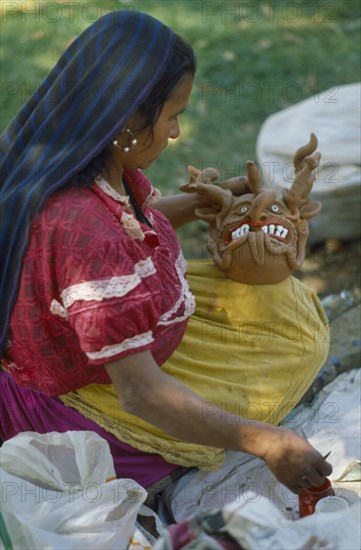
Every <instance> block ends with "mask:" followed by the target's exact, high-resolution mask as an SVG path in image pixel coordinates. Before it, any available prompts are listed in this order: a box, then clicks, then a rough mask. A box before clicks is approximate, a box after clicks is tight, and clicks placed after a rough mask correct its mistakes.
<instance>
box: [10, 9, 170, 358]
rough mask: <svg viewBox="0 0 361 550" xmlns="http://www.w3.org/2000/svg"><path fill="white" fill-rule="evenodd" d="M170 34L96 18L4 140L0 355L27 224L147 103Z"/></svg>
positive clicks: (150, 23)
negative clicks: (48, 199)
mask: <svg viewBox="0 0 361 550" xmlns="http://www.w3.org/2000/svg"><path fill="white" fill-rule="evenodd" d="M174 36H175V35H174V33H173V31H172V30H170V29H169V28H168V27H166V26H165V25H163V24H162V23H160V22H159V21H157V20H156V19H154V18H153V17H150V16H148V15H146V14H144V13H140V12H132V11H128V10H120V11H114V12H111V13H109V14H107V15H105V16H103V17H101V18H100V19H98V20H97V21H96V22H95V23H94V24H92V25H91V26H90V27H88V28H87V29H86V30H85V31H84V32H83V33H82V34H81V35H80V36H79V37H78V38H77V39H76V40H75V41H74V42H73V43H72V44H71V45H70V46H69V48H68V49H67V50H66V51H65V52H64V54H63V55H62V57H61V58H60V59H59V61H58V63H57V64H56V65H55V67H54V68H53V69H52V71H51V72H50V74H49V75H48V77H47V78H46V79H45V80H44V82H43V83H42V84H41V86H40V87H39V89H38V90H37V91H36V92H35V93H34V94H33V96H32V97H31V98H30V99H29V101H28V102H27V103H26V105H25V106H24V107H23V109H22V110H21V111H20V112H19V114H18V115H17V116H16V117H15V118H14V120H13V121H12V122H11V124H10V125H9V127H8V128H7V129H6V130H5V132H4V133H3V135H2V136H1V142H0V151H1V188H0V220H1V235H0V253H1V268H0V303H1V315H0V327H1V331H0V350H1V352H2V351H3V349H4V346H5V344H6V339H7V333H8V326H9V318H10V315H11V311H12V308H13V306H14V303H15V300H16V296H17V292H18V284H19V275H20V270H21V262H22V257H23V255H24V252H25V251H26V248H27V240H28V234H29V227H30V223H31V221H32V220H33V219H34V217H35V216H36V214H37V213H38V212H39V211H40V209H41V208H42V206H43V205H44V202H45V201H46V199H47V198H48V197H49V195H50V194H51V193H53V192H54V191H55V190H56V189H58V188H60V187H61V186H62V185H64V184H65V183H66V182H67V181H68V180H69V179H70V178H71V176H72V175H74V174H75V173H76V172H78V171H80V170H81V169H83V168H84V167H85V166H86V165H87V164H88V163H89V162H90V161H91V160H92V159H93V158H94V157H96V156H97V155H98V154H99V153H100V152H101V151H102V150H103V149H104V148H105V147H106V146H107V144H109V143H110V142H111V141H112V139H114V137H115V136H116V134H117V133H118V132H119V130H120V129H121V128H122V127H123V126H124V122H125V121H126V120H127V118H128V117H129V116H130V115H132V114H133V113H134V112H135V111H136V109H137V107H138V106H139V105H140V104H141V103H142V102H143V101H144V100H145V99H146V97H147V95H149V92H150V91H151V90H152V88H153V87H154V85H155V84H156V83H157V82H158V81H159V80H160V78H161V77H162V75H163V73H164V70H165V67H166V65H167V61H168V59H169V55H170V50H171V47H172V44H173V41H174Z"/></svg>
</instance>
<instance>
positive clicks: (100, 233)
mask: <svg viewBox="0 0 361 550" xmlns="http://www.w3.org/2000/svg"><path fill="white" fill-rule="evenodd" d="M125 175H126V178H127V181H128V183H129V185H130V187H131V189H132V190H133V193H134V195H135V197H136V199H137V202H138V204H140V205H142V210H143V212H144V214H145V215H146V217H147V218H148V219H149V220H150V221H151V223H152V227H148V226H147V225H145V224H143V223H140V222H138V221H137V220H136V219H135V218H134V217H133V216H132V214H131V211H130V210H129V203H128V200H129V199H128V197H124V196H121V195H119V194H118V193H117V192H116V191H115V190H114V189H113V188H112V187H111V186H110V185H109V184H108V183H107V182H106V181H105V180H103V179H101V178H97V179H96V182H95V183H94V184H93V185H92V186H91V187H90V188H68V189H66V190H62V191H59V192H57V193H55V194H54V195H52V196H51V197H50V199H49V200H48V201H47V202H46V204H45V206H44V208H43V210H42V211H41V213H40V214H39V216H38V217H37V218H36V220H35V221H34V222H33V224H32V227H31V232H30V236H29V246H28V249H27V252H26V254H25V257H24V261H23V266H22V272H21V279H20V288H19V294H18V298H17V301H16V304H15V307H14V310H13V312H12V316H11V319H10V333H9V334H10V336H9V343H8V346H7V349H6V352H5V356H4V364H5V368H6V369H7V370H8V371H9V372H11V374H12V376H13V377H14V378H15V380H16V382H17V383H18V384H20V385H24V386H27V387H30V388H33V389H37V390H40V391H42V392H44V393H46V394H49V395H60V394H63V393H66V392H68V391H71V390H76V389H78V388H80V387H83V386H85V385H87V384H91V383H110V382H111V381H110V379H109V377H108V375H107V374H106V371H105V369H104V368H103V365H104V364H105V363H107V362H110V361H113V360H115V359H117V358H120V357H124V356H126V355H128V354H131V353H136V352H139V351H143V350H146V349H150V350H151V351H152V354H153V357H154V359H155V360H156V362H157V363H158V364H159V365H161V364H162V363H163V362H164V361H165V360H166V359H167V358H168V357H169V356H170V355H171V354H172V353H173V351H174V350H175V348H176V347H177V345H178V344H179V342H180V340H181V338H182V336H183V334H184V330H185V326H186V322H187V318H188V316H189V315H190V314H191V313H193V310H194V299H193V296H192V295H191V293H190V292H189V289H188V285H187V282H186V280H185V277H184V272H185V261H184V258H183V255H182V252H181V250H180V247H179V244H178V241H177V239H176V236H175V234H174V231H173V229H172V227H171V225H170V223H169V221H168V220H167V219H166V218H165V216H163V215H162V214H161V213H160V212H158V211H157V210H155V209H153V208H152V207H151V206H150V204H151V202H152V200H154V199H155V198H156V193H157V192H156V191H155V189H154V188H153V187H152V185H151V184H150V182H149V181H148V180H147V178H146V177H145V176H144V175H143V174H142V173H141V172H140V171H138V170H134V171H128V172H127V173H126V174H125Z"/></svg>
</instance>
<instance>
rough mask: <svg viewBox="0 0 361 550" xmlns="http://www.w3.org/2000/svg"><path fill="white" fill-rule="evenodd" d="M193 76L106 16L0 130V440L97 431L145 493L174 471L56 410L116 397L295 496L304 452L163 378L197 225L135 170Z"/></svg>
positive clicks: (313, 462) (179, 49) (172, 45)
mask: <svg viewBox="0 0 361 550" xmlns="http://www.w3.org/2000/svg"><path fill="white" fill-rule="evenodd" d="M194 73H195V59H194V56H193V52H192V50H191V48H190V46H189V45H188V44H186V43H185V42H184V41H183V40H182V39H181V38H179V37H178V36H177V35H176V34H175V33H174V32H173V31H171V30H170V29H169V28H167V27H166V26H164V25H163V24H161V23H160V22H159V21H157V20H155V19H153V18H152V17H149V16H147V15H145V14H142V13H138V12H136V13H133V12H129V11H124V12H123V11H120V12H113V13H110V14H108V15H106V16H104V17H102V18H100V19H99V20H98V21H96V22H95V23H94V24H93V25H91V26H90V27H89V28H88V29H87V30H86V31H85V32H83V33H82V34H81V35H80V36H79V37H78V38H77V39H76V40H75V42H73V43H72V44H71V45H70V46H69V48H68V49H67V50H66V51H65V53H64V54H63V56H62V57H61V58H60V60H59V61H58V63H57V65H56V66H55V67H54V69H53V70H52V71H51V73H50V74H49V76H48V78H47V79H46V80H45V81H44V83H43V84H42V85H41V86H40V88H39V90H38V91H37V92H36V93H35V94H34V95H33V96H32V98H31V99H30V100H29V102H28V103H27V104H26V105H25V107H24V108H23V109H22V111H21V112H20V113H19V114H18V116H17V117H16V118H15V119H14V121H13V122H12V123H11V124H10V126H9V128H8V129H7V130H6V131H5V133H4V135H3V137H2V142H1V151H2V176H3V177H2V182H3V183H2V189H1V208H2V219H3V228H2V243H1V246H2V250H4V263H3V268H2V270H1V278H2V279H1V298H2V304H3V305H2V319H1V323H2V327H1V328H2V339H1V346H2V354H3V364H4V369H5V371H4V372H2V374H1V385H2V392H1V393H2V396H3V404H2V434H1V435H2V438H3V439H7V438H9V437H12V436H13V435H15V434H16V433H18V432H20V431H24V430H34V431H39V432H47V431H52V430H55V431H65V430H68V429H93V430H95V431H97V432H98V433H99V434H100V435H102V437H104V438H105V439H107V441H108V442H109V444H110V448H111V451H112V454H113V457H114V461H115V467H116V471H117V475H119V477H131V478H133V479H135V480H137V481H138V482H140V483H141V484H142V485H144V486H145V487H149V486H151V485H153V484H155V483H157V482H159V480H166V483H168V481H169V480H172V479H175V478H176V477H179V476H180V475H181V474H182V473H183V471H184V470H183V469H181V468H178V466H179V464H180V462H177V460H175V461H173V462H175V463H171V462H170V461H169V460H166V459H165V458H164V455H163V456H162V455H161V454H157V452H156V451H155V452H149V451H148V452H144V451H142V450H138V449H141V448H142V445H141V444H139V445H134V446H132V445H129V444H128V443H127V442H126V441H127V440H126V438H124V439H123V440H121V439H120V438H117V437H115V436H114V435H112V433H110V430H105V429H103V428H102V427H101V426H102V425H103V424H104V423H103V422H102V421H101V419H102V415H101V411H100V412H99V422H96V416H94V411H93V414H89V418H92V420H90V419H89V418H86V416H87V415H86V409H87V406H88V405H87V404H85V406H83V408H81V407H77V406H76V405H74V408H70V407H73V405H72V402H71V400H70V407H67V406H65V405H64V404H63V403H62V401H61V400H60V399H59V397H58V396H62V397H64V396H66V395H73V397H74V396H75V398H77V399H78V400H79V399H80V400H82V399H83V397H82V396H83V395H85V394H82V393H81V392H82V391H83V389H84V388H85V390H87V388H93V386H94V384H95V385H99V386H100V387H108V385H109V384H110V383H113V384H114V387H115V389H116V392H117V395H118V398H119V407H120V409H121V410H122V411H123V415H124V414H125V415H128V416H131V417H132V418H133V421H134V419H139V422H141V421H145V422H146V423H148V424H149V425H151V426H155V427H156V428H157V429H159V430H161V431H163V432H165V433H166V434H168V435H169V436H170V437H171V438H172V437H173V438H175V440H177V441H181V442H182V441H184V442H188V443H189V444H190V445H196V446H197V447H196V448H198V446H199V449H201V448H203V447H205V448H206V449H208V451H209V453H212V448H213V450H214V451H215V452H216V450H217V449H233V450H236V451H245V452H247V453H250V454H252V455H255V456H258V457H261V458H262V459H264V460H265V461H266V463H267V464H268V466H269V468H270V469H271V471H272V472H273V473H274V474H275V475H276V477H277V478H278V479H279V480H280V481H281V482H282V483H284V484H285V485H286V486H287V487H288V488H289V489H291V490H292V491H294V492H298V490H299V488H300V487H307V486H310V485H320V484H322V483H323V481H324V476H326V475H328V474H330V472H331V466H330V464H329V463H327V462H325V461H324V460H323V458H322V456H321V455H320V454H319V453H318V452H317V451H316V450H315V449H314V448H313V447H311V446H310V445H309V444H308V442H307V441H305V440H304V439H303V438H301V437H299V436H297V435H296V434H294V433H292V432H290V431H288V430H284V429H281V428H277V427H275V426H272V425H271V424H268V423H264V422H262V421H254V420H248V419H247V418H242V417H240V416H236V415H234V417H230V418H228V419H227V422H225V421H224V412H223V411H222V410H221V408H218V407H217V406H215V407H213V408H212V411H211V414H206V415H205V410H208V409H207V407H208V405H209V403H208V402H207V401H206V400H205V399H204V398H202V397H201V396H200V395H198V394H197V393H195V392H194V391H192V389H190V388H189V387H187V386H186V385H185V384H184V383H183V382H182V380H179V378H177V377H176V376H172V373H171V372H167V371H166V370H162V369H161V368H159V367H160V365H163V364H164V363H165V362H166V360H167V359H168V358H169V357H170V356H171V354H172V353H173V352H174V350H175V349H176V348H177V346H178V345H179V343H180V342H181V340H182V337H183V334H184V332H185V328H186V324H187V319H188V317H189V316H190V315H191V314H192V312H193V310H194V302H193V297H192V295H191V293H190V292H189V289H188V286H187V283H186V281H185V278H184V262H183V260H182V255H181V251H180V249H179V245H178V243H177V240H176V238H175V235H174V232H173V230H172V226H173V228H174V227H178V226H180V225H182V224H184V223H186V222H188V221H191V220H193V219H194V214H193V212H194V208H195V207H196V206H197V205H199V204H200V200H201V199H200V198H197V197H194V196H193V195H182V196H175V197H168V198H166V199H159V197H157V193H156V191H155V190H154V189H153V188H152V186H151V185H150V183H149V181H148V180H147V179H146V178H145V176H144V175H143V174H142V172H141V171H140V169H145V168H147V167H149V166H150V165H151V164H152V163H153V162H154V161H155V160H156V159H157V157H158V156H159V155H160V154H161V152H162V150H163V149H164V148H165V147H166V146H167V142H168V139H175V138H177V137H178V136H179V133H180V129H179V121H178V117H179V115H180V114H181V113H182V112H183V111H184V109H185V108H186V106H187V104H188V101H189V98H190V95H191V90H192V85H193V78H194ZM191 361H192V358H191V357H190V358H189V362H190V364H191ZM112 387H113V386H112ZM69 392H70V393H69ZM63 400H64V401H65V402H67V401H66V397H65V398H64V399H63ZM84 400H85V398H84V399H83V405H84ZM90 401H91V398H90ZM77 408H79V410H82V411H85V412H84V414H85V416H84V415H83V414H80V413H79V412H78V411H77V410H75V409H77ZM136 428H137V426H136V420H135V421H134V433H135V432H136ZM130 431H132V429H131V430H130ZM143 439H144V438H143ZM130 440H131V441H133V439H132V438H131V436H130ZM171 446H172V443H171V444H170V447H171ZM202 446H203V447H202ZM208 451H207V452H208ZM165 456H168V455H165ZM163 486H164V483H163Z"/></svg>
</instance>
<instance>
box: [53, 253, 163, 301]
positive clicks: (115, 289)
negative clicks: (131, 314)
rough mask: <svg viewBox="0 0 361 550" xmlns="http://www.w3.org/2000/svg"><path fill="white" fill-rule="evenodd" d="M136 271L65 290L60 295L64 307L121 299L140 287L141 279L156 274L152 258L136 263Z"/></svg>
mask: <svg viewBox="0 0 361 550" xmlns="http://www.w3.org/2000/svg"><path fill="white" fill-rule="evenodd" d="M134 269H135V273H131V274H129V275H121V276H119V277H111V278H109V279H100V280H94V281H86V282H84V283H78V284H75V285H71V286H69V287H68V288H65V289H64V290H63V291H62V292H61V294H60V296H61V298H62V300H63V304H64V307H65V308H68V307H70V306H71V305H72V304H73V303H74V302H76V301H77V300H84V301H91V300H95V301H102V300H105V299H107V298H120V297H122V296H125V295H126V294H128V292H130V291H131V290H133V288H135V287H136V286H138V285H139V283H140V282H141V279H144V278H146V277H149V276H150V275H153V274H154V273H156V269H155V266H154V264H153V261H152V258H151V257H150V256H148V258H146V259H145V260H140V261H139V262H138V263H136V264H135V265H134Z"/></svg>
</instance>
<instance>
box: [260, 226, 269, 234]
mask: <svg viewBox="0 0 361 550" xmlns="http://www.w3.org/2000/svg"><path fill="white" fill-rule="evenodd" d="M261 231H263V233H268V226H267V225H262V227H261Z"/></svg>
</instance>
